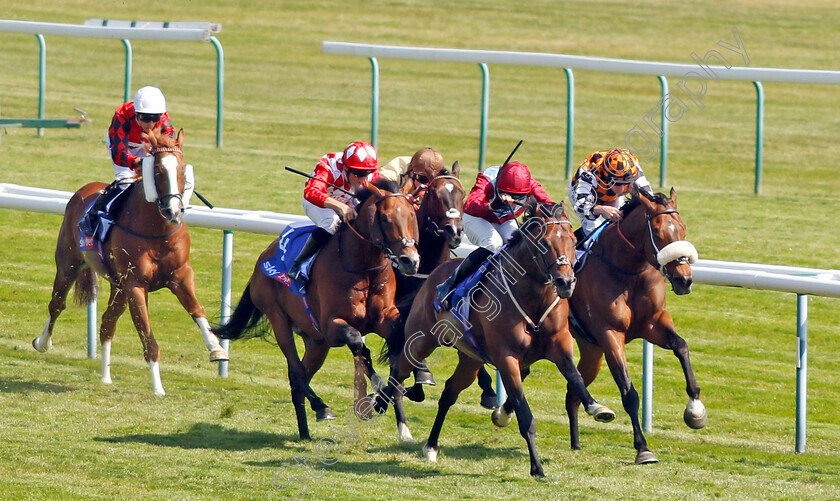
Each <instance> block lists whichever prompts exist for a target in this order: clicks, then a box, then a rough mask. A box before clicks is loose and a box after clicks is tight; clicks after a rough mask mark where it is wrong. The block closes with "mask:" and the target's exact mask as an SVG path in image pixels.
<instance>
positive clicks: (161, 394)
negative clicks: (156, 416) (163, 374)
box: [155, 388, 166, 398]
mask: <svg viewBox="0 0 840 501" xmlns="http://www.w3.org/2000/svg"><path fill="white" fill-rule="evenodd" d="M165 396H166V392H165V391H163V388H161V389H160V390H155V398H160V397H165Z"/></svg>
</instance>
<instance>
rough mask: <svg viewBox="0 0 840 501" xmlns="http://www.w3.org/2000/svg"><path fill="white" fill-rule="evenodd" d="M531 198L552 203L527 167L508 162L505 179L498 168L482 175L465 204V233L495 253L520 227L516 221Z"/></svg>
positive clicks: (492, 168)
mask: <svg viewBox="0 0 840 501" xmlns="http://www.w3.org/2000/svg"><path fill="white" fill-rule="evenodd" d="M531 196H532V197H534V198H535V199H537V201H539V202H544V203H552V202H551V197H549V196H548V193H546V192H545V190H544V189H543V187H542V185H541V184H540V183H539V182H538V181H537V180H536V179H534V178H533V177H531V172H530V171H529V170H528V166H526V165H525V164H521V163H519V162H510V163H508V164H507V165H506V166H505V169H504V172H503V173H502V174H501V176H500V175H499V166H498V165H494V166H493V167H489V168H487V169H485V170H484V171H483V172H480V173H479V174H478V177H477V179H476V181H475V186H473V188H472V190H470V193H469V195H467V201H466V202H465V203H464V231H465V232H466V234H467V237H468V238H469V239H470V242H472V243H474V244H475V245H477V246H479V247H482V248H484V249H487V250H489V251H492V252H497V251H498V250H499V249H501V248H502V245H503V244H504V243H505V242H507V240H508V239H509V238H510V236H511V235H512V234H513V232H514V231H516V229H517V228H518V227H519V226H518V225H517V223H516V221H515V219H516V218H517V217H519V216H521V215H522V213H523V212H524V211H525V207H524V204H525V202H526V201H527V199H528V197H531ZM520 204H521V205H520ZM511 207H513V208H514V212H511Z"/></svg>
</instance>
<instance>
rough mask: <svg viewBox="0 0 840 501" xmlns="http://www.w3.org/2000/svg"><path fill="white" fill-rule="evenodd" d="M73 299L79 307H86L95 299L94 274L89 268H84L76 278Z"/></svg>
mask: <svg viewBox="0 0 840 501" xmlns="http://www.w3.org/2000/svg"><path fill="white" fill-rule="evenodd" d="M73 298H74V299H75V301H76V304H77V305H79V306H85V305H88V304H90V303H91V302H92V301H94V300H95V299H96V274H95V273H94V272H93V270H92V269H91V268H85V269H84V270H82V271H81V272H80V273H79V276H78V277H76V288H75V289H74V291H73Z"/></svg>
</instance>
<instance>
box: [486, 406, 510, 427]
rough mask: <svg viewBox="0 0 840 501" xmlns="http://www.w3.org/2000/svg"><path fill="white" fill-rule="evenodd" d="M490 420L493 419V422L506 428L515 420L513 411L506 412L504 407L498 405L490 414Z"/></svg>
mask: <svg viewBox="0 0 840 501" xmlns="http://www.w3.org/2000/svg"><path fill="white" fill-rule="evenodd" d="M490 420H491V421H493V424H494V425H496V426H497V427H499V428H504V427H505V426H507V425H509V424H510V422H511V421H513V413H511V414H506V413H505V411H504V407H498V408H496V409H494V410H493V413H492V414H490Z"/></svg>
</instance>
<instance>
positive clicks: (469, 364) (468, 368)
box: [423, 352, 482, 462]
mask: <svg viewBox="0 0 840 501" xmlns="http://www.w3.org/2000/svg"><path fill="white" fill-rule="evenodd" d="M481 365H482V363H481V362H479V361H477V360H474V359H472V358H470V357H468V356H466V355H464V354H463V353H461V352H458V366H457V367H455V372H454V373H453V374H452V376H451V377H450V378H449V379H447V380H446V385H445V386H444V388H443V393H442V394H441V396H440V401H439V402H438V412H437V416H435V424H434V425H432V431H430V432H429V439H428V440H426V445H424V446H423V454H425V455H426V459H427V460H429V461H431V462H435V461H437V455H438V439H439V438H440V431H441V428H443V421H444V420H445V419H446V413H447V412H449V408H450V407H452V405H453V404H455V401H456V400H458V395H459V394H460V393H461V392H462V391H463V390H464V389H465V388H467V387H468V386H469V385H471V384H472V383H473V381H475V378H476V376H478V370H479V369H480V368H481Z"/></svg>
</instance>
